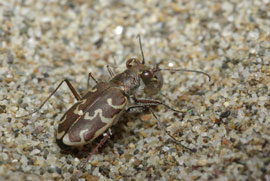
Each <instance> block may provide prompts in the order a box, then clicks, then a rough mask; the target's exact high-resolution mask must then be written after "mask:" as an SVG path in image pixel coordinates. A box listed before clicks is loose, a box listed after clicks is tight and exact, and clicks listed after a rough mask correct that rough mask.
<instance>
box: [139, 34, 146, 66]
mask: <svg viewBox="0 0 270 181" xmlns="http://www.w3.org/2000/svg"><path fill="white" fill-rule="evenodd" d="M137 37H138V38H139V44H140V49H141V54H142V64H144V63H145V61H144V54H143V49H142V41H141V35H140V34H138V36H137Z"/></svg>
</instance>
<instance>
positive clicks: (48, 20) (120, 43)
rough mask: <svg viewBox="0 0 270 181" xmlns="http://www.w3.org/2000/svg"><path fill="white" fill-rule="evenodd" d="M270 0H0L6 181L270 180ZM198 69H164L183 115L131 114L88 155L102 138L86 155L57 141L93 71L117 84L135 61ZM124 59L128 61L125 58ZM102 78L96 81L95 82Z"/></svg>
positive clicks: (0, 146) (1, 152)
mask: <svg viewBox="0 0 270 181" xmlns="http://www.w3.org/2000/svg"><path fill="white" fill-rule="evenodd" d="M269 9H270V1H269V0H261V1H258V0H255V1H246V0H240V1H222V3H220V2H218V1H200V0H189V1H185V0H183V1H169V0H168V1H167V0H164V1H155V0H153V1H141V2H137V1H120V0H114V1H105V0H102V1H91V0H85V1H83V0H75V1H71V0H60V1H57V0H49V1H47V0H46V1H45V0H42V1H37V0H25V1H21V0H17V1H16V0H2V1H0V12H1V13H0V125H1V126H0V140H1V141H0V179H1V180H53V179H56V180H98V179H100V180H269V179H270V176H269V175H270V165H269V163H270V145H269V144H270V142H269V141H270V117H269V114H270V113H269V111H270V102H269V101H270V66H269V62H270V11H269ZM138 34H140V35H141V37H142V41H143V50H144V53H145V58H146V63H147V65H149V66H154V65H155V64H156V63H158V64H160V67H162V68H165V67H172V68H186V69H195V70H201V71H204V72H207V73H208V74H210V75H211V77H212V80H211V82H209V81H208V80H207V77H205V76H203V75H201V74H194V73H183V72H176V73H170V72H168V71H166V72H165V71H164V72H163V76H164V86H163V88H162V91H161V92H160V94H159V95H158V96H157V98H158V99H159V100H162V101H163V102H164V103H166V104H169V105H171V106H172V107H173V108H175V109H178V110H181V111H184V112H186V113H185V114H176V113H174V112H173V111H170V110H166V109H165V108H164V107H162V106H159V107H157V108H155V112H156V114H157V116H158V117H159V119H160V120H161V121H162V122H163V123H164V125H166V128H167V130H168V131H170V133H171V134H172V135H173V136H174V137H175V138H176V139H177V140H179V141H182V144H183V145H185V146H187V147H190V148H194V149H196V150H197V151H196V152H190V151H187V150H185V149H183V148H182V147H181V146H180V145H178V144H175V143H174V142H172V141H171V140H170V138H169V137H168V135H166V134H164V133H163V132H162V131H161V130H160V129H159V128H158V126H157V124H156V120H155V119H154V118H153V116H151V114H142V115H127V114H125V115H123V117H122V118H121V121H120V123H119V124H118V125H117V126H116V127H115V128H114V134H113V136H112V138H111V139H110V140H109V141H108V142H106V143H105V144H104V145H103V146H102V147H101V148H100V149H99V151H98V152H97V153H96V154H95V155H94V156H93V157H92V158H91V159H90V160H89V163H88V164H87V165H86V167H85V168H80V163H82V162H83V160H84V159H85V158H86V157H87V155H88V154H89V152H90V151H91V150H92V149H93V148H94V147H95V145H96V144H97V143H98V141H95V142H94V143H92V144H89V146H88V147H86V148H84V150H82V151H80V152H78V153H77V154H70V153H62V152H61V150H60V148H59V147H58V146H57V144H56V142H55V134H56V129H57V126H58V123H59V120H60V118H61V117H62V115H63V114H64V112H65V111H66V110H67V109H68V108H69V107H70V106H72V104H74V103H75V99H74V97H73V95H72V94H71V92H70V91H69V90H68V88H67V86H66V85H63V86H62V87H61V88H60V90H59V91H58V92H57V93H56V94H55V95H54V96H53V97H52V98H51V99H50V100H49V101H48V102H47V103H46V104H45V105H44V106H43V108H42V109H41V110H40V111H39V112H38V113H35V114H33V115H31V116H28V117H23V118H16V116H21V115H24V114H27V113H29V112H31V111H33V110H35V109H36V108H38V106H40V104H41V103H42V101H43V100H44V99H46V98H47V97H48V96H49V94H50V93H51V92H52V91H53V90H54V89H55V88H56V86H57V85H58V84H59V83H60V82H61V81H62V80H63V79H65V78H67V79H69V80H70V81H71V82H72V84H73V85H74V87H76V89H77V90H79V92H83V91H84V90H85V89H86V85H87V75H88V73H89V72H92V73H93V74H94V75H95V77H96V78H97V79H98V80H103V81H108V80H109V78H110V77H109V74H108V72H107V69H106V65H112V67H115V68H113V69H114V71H115V72H122V71H123V70H124V69H125V61H126V60H127V59H128V58H131V57H137V58H141V55H140V49H139V45H138V39H137V38H136V36H137V35H138ZM114 62H116V64H115V63H114ZM90 83H91V85H94V82H93V81H92V82H90Z"/></svg>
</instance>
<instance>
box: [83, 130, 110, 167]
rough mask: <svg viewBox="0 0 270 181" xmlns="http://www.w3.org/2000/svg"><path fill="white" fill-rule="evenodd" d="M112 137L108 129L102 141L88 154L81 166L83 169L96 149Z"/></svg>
mask: <svg viewBox="0 0 270 181" xmlns="http://www.w3.org/2000/svg"><path fill="white" fill-rule="evenodd" d="M111 135H112V132H111V129H108V131H107V133H104V134H103V138H102V140H100V142H99V143H98V145H97V146H96V147H95V148H94V150H93V151H92V152H91V153H90V154H89V156H88V157H87V158H86V159H85V161H84V162H83V164H82V167H84V166H85V165H86V164H87V162H88V161H89V160H90V158H91V157H92V156H93V155H94V154H95V153H96V152H97V150H98V148H99V147H100V146H101V145H103V144H104V143H105V142H106V141H107V140H108V139H109V138H110V136H111Z"/></svg>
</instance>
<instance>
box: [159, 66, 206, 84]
mask: <svg viewBox="0 0 270 181" xmlns="http://www.w3.org/2000/svg"><path fill="white" fill-rule="evenodd" d="M162 70H168V71H171V72H180V71H182V72H195V73H199V74H204V75H206V76H207V77H208V79H209V82H210V81H211V76H210V75H209V74H207V73H205V72H202V71H198V70H189V69H161V68H156V69H155V70H154V72H155V71H162Z"/></svg>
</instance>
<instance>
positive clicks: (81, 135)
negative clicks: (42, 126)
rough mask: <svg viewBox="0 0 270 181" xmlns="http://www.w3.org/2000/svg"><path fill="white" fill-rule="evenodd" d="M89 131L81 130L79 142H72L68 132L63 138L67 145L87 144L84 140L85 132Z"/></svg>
mask: <svg viewBox="0 0 270 181" xmlns="http://www.w3.org/2000/svg"><path fill="white" fill-rule="evenodd" d="M86 132H88V129H84V130H82V131H80V138H81V141H77V142H71V141H70V140H69V136H68V134H66V135H65V136H64V138H63V143H64V144H66V145H70V146H74V145H83V144H85V143H86V142H85V140H84V133H86Z"/></svg>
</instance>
